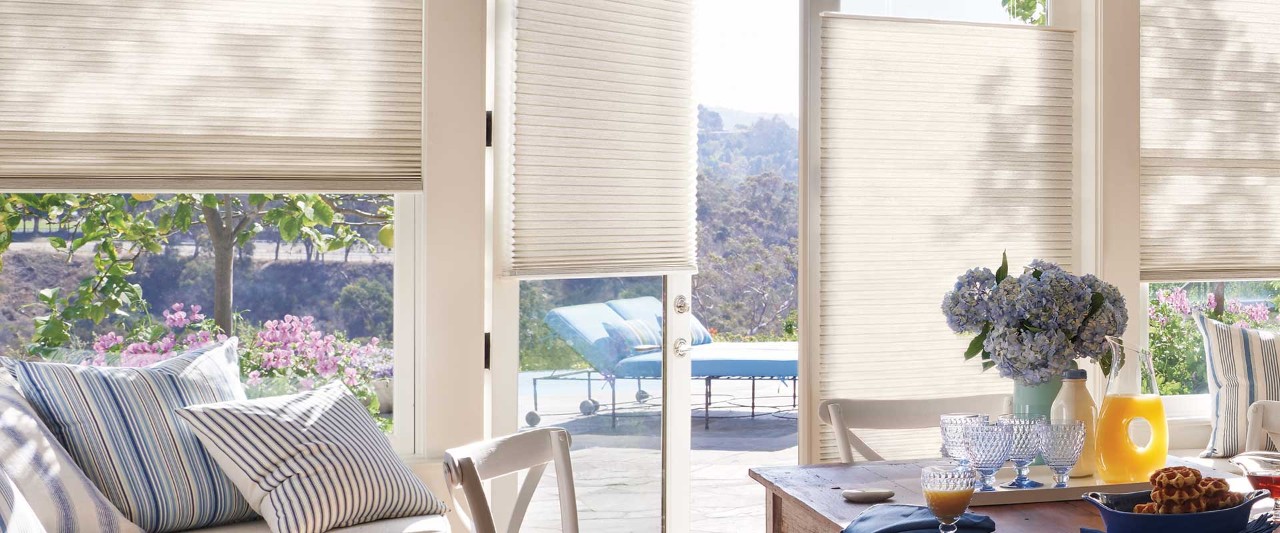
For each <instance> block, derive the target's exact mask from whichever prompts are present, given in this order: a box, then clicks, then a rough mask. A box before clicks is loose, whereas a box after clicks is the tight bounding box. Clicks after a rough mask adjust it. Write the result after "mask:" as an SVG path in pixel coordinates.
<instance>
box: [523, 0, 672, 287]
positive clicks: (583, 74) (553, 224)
mask: <svg viewBox="0 0 1280 533" xmlns="http://www.w3.org/2000/svg"><path fill="white" fill-rule="evenodd" d="M514 18H515V21H514V34H515V37H514V43H513V44H514V51H513V61H512V63H513V65H512V66H511V67H512V68H514V77H513V80H514V81H513V83H512V84H511V88H510V89H511V91H512V94H510V95H507V97H508V98H510V99H511V102H512V112H511V115H512V116H511V117H510V121H511V122H512V129H511V131H512V134H511V138H510V139H507V140H505V141H507V142H509V143H510V144H509V146H507V149H509V150H510V151H511V154H512V157H511V164H510V168H509V169H502V170H505V171H506V172H507V174H508V175H509V177H510V182H509V184H508V185H509V191H510V194H509V198H508V202H509V203H507V205H506V206H505V207H506V209H507V214H508V217H509V219H508V221H507V222H508V224H507V227H506V229H507V235H506V237H507V238H508V245H509V246H508V250H509V252H510V255H509V257H508V258H507V259H508V261H507V265H506V266H505V270H506V273H507V274H509V275H513V276H519V277H571V276H586V275H591V276H595V275H627V274H632V275H634V274H660V273H670V272H677V271H692V270H693V269H694V268H695V264H696V257H695V237H696V198H695V184H696V180H695V176H696V170H697V169H696V167H697V159H696V157H697V152H696V142H697V137H696V128H697V115H696V110H695V107H694V105H693V99H692V78H691V68H692V60H693V58H692V40H691V37H692V36H691V31H692V6H691V0H623V1H613V2H598V1H593V0H520V1H519V2H518V3H517V6H516V8H515V13H514Z"/></svg>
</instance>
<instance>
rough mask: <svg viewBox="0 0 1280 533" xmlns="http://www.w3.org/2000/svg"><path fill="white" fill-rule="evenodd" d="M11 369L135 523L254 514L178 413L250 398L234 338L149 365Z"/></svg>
mask: <svg viewBox="0 0 1280 533" xmlns="http://www.w3.org/2000/svg"><path fill="white" fill-rule="evenodd" d="M8 365H9V366H10V369H11V370H12V371H13V373H14V377H16V378H17V381H18V384H19V385H21V387H22V391H23V393H24V394H26V396H27V399H28V400H29V401H30V402H31V406H32V407H34V408H35V411H36V412H37V413H38V414H39V415H40V418H42V419H44V421H45V423H46V424H48V427H49V430H50V432H51V433H52V434H53V435H54V437H56V438H57V440H58V441H59V442H61V443H62V445H63V446H64V447H65V448H66V450H67V451H68V452H70V455H71V458H72V459H74V460H75V462H76V464H78V465H80V468H81V469H82V470H83V471H84V473H85V475H87V476H88V478H89V479H90V480H92V481H93V483H94V485H96V486H97V487H98V489H99V490H101V491H102V493H103V494H104V495H106V497H107V499H108V500H110V501H111V503H113V504H115V506H116V507H117V508H118V509H120V511H121V512H122V513H123V514H124V516H125V517H126V518H127V519H129V520H130V521H132V522H133V523H135V524H137V525H138V526H140V527H142V528H143V529H145V530H147V531H153V532H168V531H183V530H187V529H198V528H203V527H209V526H214V525H218V524H226V523H231V522H238V521H241V520H244V519H247V518H250V517H252V516H253V511H252V510H251V509H250V508H249V504H248V503H247V502H245V501H244V498H243V497H241V496H240V493H239V492H238V491H236V488H235V486H234V485H233V484H232V483H231V480H229V479H227V476H226V475H224V474H223V473H222V472H221V471H219V470H218V467H217V465H216V464H215V463H214V462H213V460H212V459H211V458H210V457H209V454H208V453H206V452H205V450H204V448H203V447H202V446H200V441H199V440H198V439H197V438H196V436H195V435H194V434H193V433H192V432H191V429H190V428H188V427H186V426H185V425H184V424H182V423H181V422H179V421H178V419H177V414H176V412H175V410H176V409H177V408H179V407H184V406H187V405H191V404H197V403H209V402H218V401H226V400H238V399H243V398H244V389H243V387H242V386H241V385H240V380H239V357H238V356H237V353H236V341H235V339H230V340H228V341H227V342H225V343H222V344H218V345H214V346H209V347H206V348H202V349H199V350H194V351H192V352H189V353H186V354H182V355H179V356H177V357H174V358H172V359H168V360H166V361H161V362H159V363H156V364H154V365H151V366H149V367H145V368H100V367H92V366H81V365H69V364H62V363H34V362H23V361H11V362H9V363H8Z"/></svg>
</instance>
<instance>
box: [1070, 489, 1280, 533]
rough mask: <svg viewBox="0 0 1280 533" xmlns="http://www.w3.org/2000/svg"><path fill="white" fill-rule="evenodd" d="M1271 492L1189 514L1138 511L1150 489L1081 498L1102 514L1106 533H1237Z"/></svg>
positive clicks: (1149, 494)
mask: <svg viewBox="0 0 1280 533" xmlns="http://www.w3.org/2000/svg"><path fill="white" fill-rule="evenodd" d="M1268 496H1270V493H1268V492H1267V491H1265V490H1255V491H1253V492H1250V493H1248V494H1245V497H1244V503H1242V504H1240V505H1237V506H1235V507H1231V508H1229V509H1219V510H1217V511H1206V512H1203V513H1190V514H1138V513H1135V512H1133V508H1134V506H1136V505H1138V504H1140V503H1147V502H1149V501H1151V491H1146V490H1144V491H1139V492H1125V493H1120V494H1107V493H1101V492H1090V493H1087V494H1085V495H1084V501H1087V502H1089V503H1092V504H1093V505H1094V506H1095V507H1097V508H1098V512H1099V513H1101V514H1102V522H1103V523H1105V524H1106V525H1107V533H1152V532H1156V531H1158V532H1160V533H1240V530H1242V529H1244V528H1245V526H1247V525H1249V511H1250V510H1251V509H1253V504H1254V503H1256V502H1257V501H1258V500H1261V499H1264V498H1267V497H1268Z"/></svg>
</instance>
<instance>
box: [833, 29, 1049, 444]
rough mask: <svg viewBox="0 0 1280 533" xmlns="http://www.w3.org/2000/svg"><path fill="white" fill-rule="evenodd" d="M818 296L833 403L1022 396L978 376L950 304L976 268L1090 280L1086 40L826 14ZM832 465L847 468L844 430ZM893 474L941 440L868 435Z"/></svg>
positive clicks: (933, 434) (1008, 385)
mask: <svg viewBox="0 0 1280 533" xmlns="http://www.w3.org/2000/svg"><path fill="white" fill-rule="evenodd" d="M821 23H822V26H821V32H822V34H821V35H822V38H821V47H822V48H821V60H822V61H821V72H820V77H821V79H820V96H821V100H820V104H819V105H820V128H819V134H820V140H819V145H818V150H819V155H820V159H819V169H818V172H817V174H818V175H817V176H816V178H817V183H815V184H814V185H815V186H817V187H818V188H819V197H820V200H819V202H818V204H819V205H818V206H817V208H818V210H819V214H818V226H819V227H818V237H817V239H818V241H819V242H818V243H817V246H818V256H819V259H818V261H819V265H818V266H817V269H818V271H817V273H816V280H815V282H816V283H817V287H818V300H819V301H818V309H817V316H816V320H817V322H818V324H817V327H818V328H819V340H818V343H817V344H818V348H817V354H818V355H817V361H818V362H817V364H818V374H819V378H818V382H817V383H815V384H814V385H815V387H816V389H817V393H818V396H819V399H820V400H826V399H832V398H865V399H900V398H927V397H942V396H957V395H969V394H983V393H1009V392H1011V391H1012V387H1013V385H1012V381H1011V380H1008V379H1004V378H1001V377H1000V376H999V375H998V374H997V373H996V372H995V371H990V372H986V373H983V372H981V365H980V364H978V362H977V361H976V360H973V361H965V360H964V358H963V354H964V351H965V348H966V346H967V344H968V342H969V339H968V338H964V337H959V336H957V335H955V334H954V333H952V332H951V330H950V329H948V327H947V324H946V320H945V319H944V318H943V315H942V312H941V310H940V307H941V302H942V298H943V295H944V294H945V293H946V292H947V291H948V290H950V289H951V287H952V285H953V284H954V283H955V279H956V277H957V276H959V275H960V274H962V273H964V272H965V271H966V270H968V269H970V268H974V267H978V266H986V267H989V268H991V269H992V270H993V271H994V270H995V269H996V268H997V267H998V266H999V265H1000V257H1001V253H1002V252H1004V251H1007V252H1008V255H1009V261H1010V273H1011V274H1013V275H1017V274H1020V273H1021V272H1022V266H1023V265H1026V264H1027V263H1028V262H1029V261H1030V260H1031V259H1034V258H1039V259H1045V260H1049V261H1054V262H1057V263H1059V264H1061V265H1063V266H1064V267H1066V268H1068V269H1070V268H1072V265H1071V260H1072V256H1073V248H1074V237H1073V232H1072V229H1073V228H1072V225H1073V222H1072V210H1073V207H1072V201H1073V193H1072V190H1073V187H1072V185H1073V179H1074V178H1073V158H1074V151H1073V126H1072V124H1073V110H1074V100H1073V82H1074V71H1073V61H1074V51H1073V47H1074V35H1073V33H1071V32H1068V31H1062V30H1055V29H1049V28H1039V27H1030V26H1012V25H980V24H970V23H948V22H936V21H924V20H900V19H883V18H868V17H855V16H849V15H839V14H826V15H824V16H823V18H822V21H821ZM819 431H820V432H821V433H820V434H819V435H818V436H817V442H818V443H819V446H820V449H819V453H818V457H819V458H821V459H822V460H838V458H839V454H838V452H837V450H836V448H835V447H834V439H833V437H832V435H831V433H830V432H829V429H828V428H825V427H823V428H820V429H819ZM858 433H859V436H860V437H864V440H866V441H867V444H868V445H869V446H871V448H872V449H875V450H876V451H877V452H879V453H881V454H882V455H884V456H885V457H887V458H891V457H897V458H904V457H921V456H934V455H936V454H937V450H938V445H939V436H938V432H937V430H936V429H934V430H931V431H914V430H907V431H901V430H895V431H864V430H860V431H859V432H858Z"/></svg>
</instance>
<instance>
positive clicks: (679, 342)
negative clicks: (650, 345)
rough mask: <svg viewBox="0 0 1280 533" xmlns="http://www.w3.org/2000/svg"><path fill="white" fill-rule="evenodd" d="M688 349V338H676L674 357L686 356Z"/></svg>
mask: <svg viewBox="0 0 1280 533" xmlns="http://www.w3.org/2000/svg"><path fill="white" fill-rule="evenodd" d="M689 350H690V348H689V341H688V340H686V339H684V338H683V337H682V338H679V339H676V345H675V352H676V357H688V356H689Z"/></svg>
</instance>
